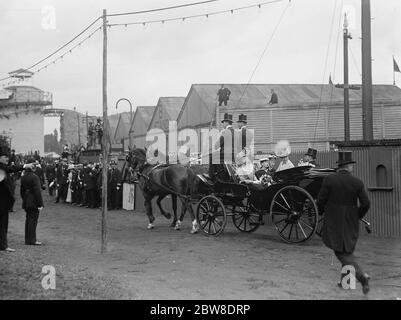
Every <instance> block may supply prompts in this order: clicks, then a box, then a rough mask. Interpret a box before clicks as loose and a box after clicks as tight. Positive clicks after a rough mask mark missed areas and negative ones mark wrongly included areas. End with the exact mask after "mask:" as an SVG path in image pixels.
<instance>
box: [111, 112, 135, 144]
mask: <svg viewBox="0 0 401 320" xmlns="http://www.w3.org/2000/svg"><path fill="white" fill-rule="evenodd" d="M130 126H131V114H130V113H129V112H124V113H121V114H120V118H119V119H118V122H117V127H116V130H115V133H114V140H115V141H116V142H120V141H121V140H122V139H126V138H128V137H129V129H130Z"/></svg>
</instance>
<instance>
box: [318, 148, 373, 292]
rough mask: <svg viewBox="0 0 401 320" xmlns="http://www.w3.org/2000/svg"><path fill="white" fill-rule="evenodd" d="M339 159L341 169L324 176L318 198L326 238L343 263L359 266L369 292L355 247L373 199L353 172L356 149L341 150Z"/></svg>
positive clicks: (358, 275)
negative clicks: (362, 221) (362, 220)
mask: <svg viewBox="0 0 401 320" xmlns="http://www.w3.org/2000/svg"><path fill="white" fill-rule="evenodd" d="M337 163H338V166H339V168H338V171H337V172H336V173H335V174H333V175H330V176H327V177H326V178H325V179H324V180H323V184H322V187H321V189H320V192H319V195H318V200H317V204H318V207H319V212H321V213H322V212H324V222H323V229H322V236H323V242H324V244H325V245H326V246H327V247H328V248H330V249H332V250H333V251H334V253H335V255H336V257H337V258H338V260H340V262H341V264H342V266H343V267H344V266H353V267H354V268H355V277H356V279H357V280H358V281H359V282H360V283H361V284H362V290H363V293H364V294H366V293H368V292H369V276H368V275H367V274H365V273H364V272H363V271H362V269H361V267H360V266H359V264H358V263H357V261H356V258H355V256H354V250H355V246H356V243H357V240H358V236H359V220H360V219H362V218H363V217H364V216H365V215H366V213H367V212H368V210H369V208H370V201H369V198H368V195H367V193H366V191H365V187H364V185H363V182H362V181H361V180H359V179H358V178H356V177H354V176H352V175H351V172H352V171H353V164H354V163H355V161H353V160H352V152H351V151H344V152H339V160H338V161H337ZM358 200H359V206H358ZM341 279H342V278H341Z"/></svg>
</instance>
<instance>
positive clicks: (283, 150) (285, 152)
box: [274, 140, 295, 172]
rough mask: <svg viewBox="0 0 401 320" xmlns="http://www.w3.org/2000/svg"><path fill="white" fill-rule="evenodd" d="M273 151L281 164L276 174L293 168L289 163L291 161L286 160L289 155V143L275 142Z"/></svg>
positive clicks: (284, 141)
mask: <svg viewBox="0 0 401 320" xmlns="http://www.w3.org/2000/svg"><path fill="white" fill-rule="evenodd" d="M274 150H275V154H276V156H277V157H278V158H281V162H280V164H279V166H278V168H277V170H276V172H278V171H283V170H287V169H291V168H294V167H295V166H294V165H293V163H292V162H291V160H290V159H289V158H288V156H289V155H290V154H291V147H290V143H289V142H288V141H287V140H281V141H279V142H277V144H276V147H275V148H274Z"/></svg>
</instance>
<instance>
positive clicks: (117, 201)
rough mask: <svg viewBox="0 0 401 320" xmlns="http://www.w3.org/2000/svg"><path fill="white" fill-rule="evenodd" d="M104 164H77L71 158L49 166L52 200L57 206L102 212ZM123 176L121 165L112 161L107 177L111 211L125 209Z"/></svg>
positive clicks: (46, 175) (48, 174)
mask: <svg viewBox="0 0 401 320" xmlns="http://www.w3.org/2000/svg"><path fill="white" fill-rule="evenodd" d="M102 170H103V169H102V164H101V163H91V162H89V163H86V162H85V163H79V164H74V163H72V161H68V159H67V158H62V159H61V160H56V161H54V163H49V164H47V165H46V168H45V177H46V181H47V183H48V191H49V195H50V196H54V197H55V203H68V204H72V205H76V206H80V207H86V208H100V207H101V195H102V177H103V176H102ZM121 186H122V175H121V171H120V170H119V169H118V168H117V163H116V162H115V161H111V162H110V163H109V167H108V177H107V198H108V199H107V200H108V201H107V203H108V209H109V210H115V209H121V208H122V187H121Z"/></svg>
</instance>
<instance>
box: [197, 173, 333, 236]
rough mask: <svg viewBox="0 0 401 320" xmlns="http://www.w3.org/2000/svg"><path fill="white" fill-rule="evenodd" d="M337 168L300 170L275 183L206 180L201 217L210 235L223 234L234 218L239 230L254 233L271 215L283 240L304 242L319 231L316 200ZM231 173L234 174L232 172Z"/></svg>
mask: <svg viewBox="0 0 401 320" xmlns="http://www.w3.org/2000/svg"><path fill="white" fill-rule="evenodd" d="M334 172H335V170H334V169H315V168H312V167H310V166H305V167H296V168H292V169H288V170H283V171H280V172H277V173H274V174H273V180H274V181H275V183H274V184H272V185H270V186H263V185H260V184H240V183H238V182H237V181H235V180H234V179H233V180H232V181H230V182H223V181H217V182H216V183H214V184H213V183H211V182H210V181H209V180H208V179H204V178H203V179H202V177H201V181H200V185H199V188H198V191H199V194H198V199H200V201H199V202H198V209H197V218H198V222H200V226H201V229H202V231H203V232H204V233H205V234H207V235H213V236H217V235H219V234H221V232H222V231H223V229H224V228H225V225H226V223H227V216H231V217H232V220H233V223H234V225H235V226H236V228H237V229H239V230H240V231H243V232H253V231H255V230H256V229H257V228H258V226H260V225H261V224H263V221H264V218H263V217H264V216H265V215H268V214H270V216H271V220H272V223H273V225H274V226H275V228H276V229H277V231H278V233H279V235H280V237H281V238H282V239H283V240H284V241H286V242H288V243H302V242H306V241H308V240H309V239H311V238H312V236H313V235H314V234H315V233H316V232H317V230H318V229H319V218H318V210H317V206H316V198H317V196H318V194H319V191H320V188H321V185H322V182H323V179H324V178H325V177H326V176H327V175H330V174H333V173H334ZM229 173H230V172H229Z"/></svg>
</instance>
